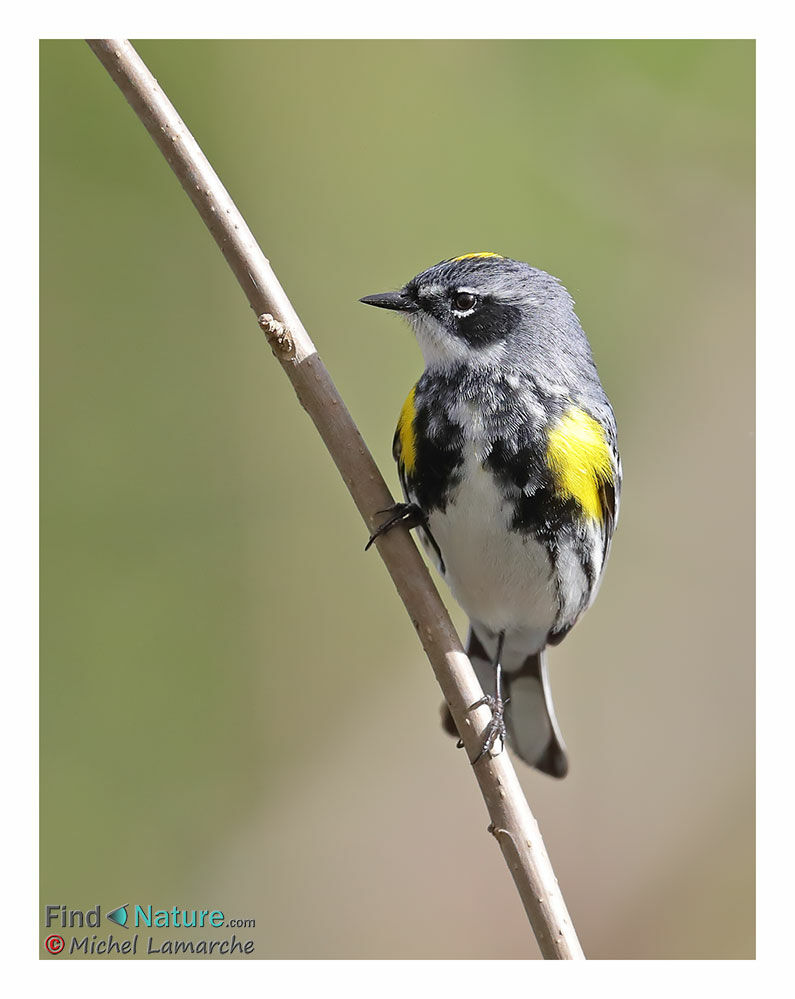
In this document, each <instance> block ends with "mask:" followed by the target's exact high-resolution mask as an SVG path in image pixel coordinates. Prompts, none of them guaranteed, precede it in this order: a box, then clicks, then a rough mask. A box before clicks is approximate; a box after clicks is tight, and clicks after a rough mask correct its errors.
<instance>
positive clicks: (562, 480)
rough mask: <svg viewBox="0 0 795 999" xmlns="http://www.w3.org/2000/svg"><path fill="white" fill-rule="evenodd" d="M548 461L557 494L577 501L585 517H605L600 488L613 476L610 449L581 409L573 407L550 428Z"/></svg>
mask: <svg viewBox="0 0 795 999" xmlns="http://www.w3.org/2000/svg"><path fill="white" fill-rule="evenodd" d="M547 462H548V463H549V467H550V468H551V469H552V473H553V475H554V477H555V483H556V486H557V490H558V493H559V495H561V496H563V497H565V498H572V499H575V500H577V502H578V503H579V504H580V506H581V507H582V509H583V512H584V513H585V515H586V516H587V517H591V518H593V519H594V520H599V521H601V520H602V519H603V517H604V511H603V510H602V504H601V502H600V501H599V487H600V485H601V484H602V483H605V482H610V481H612V478H613V464H612V461H611V460H610V448H609V447H608V444H607V438H606V437H605V432H604V430H603V429H602V427H601V426H600V425H599V424H598V423H597V422H596V420H594V419H593V417H591V416H589V415H588V414H587V413H586V412H584V411H583V410H582V409H577V408H572V409H570V410H568V412H566V413H564V415H563V416H562V417H561V418H560V420H559V421H558V422H557V424H555V426H553V427H552V429H551V430H550V431H549V434H548V439H547Z"/></svg>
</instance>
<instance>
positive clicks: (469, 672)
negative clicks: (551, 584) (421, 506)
mask: <svg viewBox="0 0 795 999" xmlns="http://www.w3.org/2000/svg"><path fill="white" fill-rule="evenodd" d="M88 44H89V45H90V46H91V49H92V50H93V51H94V53H95V54H96V56H97V58H98V59H99V60H100V62H101V63H102V65H103V66H104V67H105V69H107V71H108V73H109V74H110V75H111V77H112V78H113V80H114V81H115V82H116V83H117V84H118V86H119V88H120V89H121V91H122V93H123V94H124V96H125V97H126V98H127V100H128V101H129V103H130V105H131V106H132V108H133V110H134V111H135V113H136V114H137V115H138V117H139V118H140V119H141V121H142V122H143V124H144V125H145V126H146V128H147V130H148V131H149V134H150V135H151V136H152V138H153V139H154V140H155V142H156V143H157V145H158V147H159V148H160V151H161V152H162V153H163V155H164V156H165V158H166V160H167V161H168V163H169V165H170V166H171V169H172V170H173V171H174V173H175V174H176V175H177V177H178V178H179V180H180V182H181V184H182V186H183V187H184V188H185V191H186V192H187V194H188V196H189V197H190V199H191V201H192V202H193V204H194V205H195V206H196V209H197V211H198V212H199V214H200V215H201V217H202V218H203V219H204V222H205V224H206V225H207V228H208V229H209V230H210V232H211V233H212V235H213V238H214V239H215V241H216V243H218V246H219V247H220V248H221V252H222V253H223V255H224V257H225V258H226V261H227V263H228V264H229V266H230V267H231V268H232V271H233V272H234V274H235V276H236V277H237V280H238V282H239V283H240V287H241V288H242V289H243V292H244V293H245V295H246V297H247V299H248V301H249V303H250V305H251V308H252V309H253V310H254V314H255V315H256V316H257V319H258V322H259V324H260V327H261V329H262V330H263V331H264V332H265V334H266V336H267V338H268V341H269V343H270V345H271V348H272V350H273V353H274V354H275V355H276V357H277V358H278V359H279V360H280V362H281V364H282V367H283V369H284V371H285V372H286V374H287V377H288V378H289V379H290V381H291V382H292V385H293V388H294V389H295V392H296V394H297V396H298V398H299V400H300V402H301V405H302V406H303V407H304V409H305V410H306V411H307V412H308V413H309V416H310V417H311V418H312V421H313V422H314V424H315V426H316V427H317V430H318V432H319V433H320V436H321V437H322V438H323V441H324V442H325V444H326V447H327V448H328V450H329V452H330V453H331V456H332V458H333V459H334V461H335V462H336V465H337V468H338V469H339V471H340V474H341V475H342V478H343V479H344V481H345V484H346V485H347V487H348V489H349V491H350V494H351V496H352V497H353V500H354V502H355V503H356V506H357V507H358V509H359V512H360V513H361V515H362V517H363V518H364V521H365V524H366V525H367V527H368V529H369V530H370V531H372V530H374V529H375V527H376V526H377V524H376V519H377V518H376V513H377V511H379V510H383V509H385V508H386V507H388V506H390V505H391V503H392V502H393V500H392V497H391V496H390V494H389V490H388V489H387V487H386V484H385V482H384V480H383V478H382V477H381V474H380V472H379V471H378V468H377V466H376V464H375V462H374V461H373V458H372V456H371V455H370V452H369V451H368V449H367V447H366V446H365V443H364V441H363V440H362V437H361V435H360V434H359V431H358V430H357V428H356V425H355V424H354V422H353V420H352V419H351V416H350V414H349V413H348V410H347V409H346V408H345V404H344V403H343V401H342V399H341V398H340V396H339V393H338V392H337V390H336V388H335V387H334V383H333V382H332V380H331V377H330V375H329V373H328V371H327V370H326V368H325V367H324V365H323V363H322V362H321V360H320V358H319V357H318V354H317V351H316V350H315V347H314V345H313V343H312V341H311V340H310V339H309V336H308V334H307V332H306V330H305V329H304V327H303V326H302V325H301V321H300V319H299V318H298V316H297V315H296V313H295V310H294V309H293V307H292V305H291V304H290V301H289V300H288V298H287V296H286V295H285V293H284V291H283V290H282V287H281V285H280V284H279V282H278V280H277V279H276V276H275V274H274V273H273V271H272V270H271V267H270V264H269V263H268V261H267V260H266V259H265V256H264V254H263V253H262V251H261V250H260V248H259V246H258V245H257V243H256V240H255V239H254V237H253V235H252V234H251V231H250V230H249V228H248V226H247V225H246V223H245V221H244V220H243V217H242V216H241V214H240V212H239V211H238V210H237V208H236V207H235V205H234V203H233V201H232V199H231V198H230V197H229V195H228V194H227V192H226V190H225V189H224V187H223V185H222V184H221V181H220V180H219V179H218V177H217V175H216V174H215V171H214V170H213V169H212V167H211V166H210V164H209V162H208V161H207V159H206V157H205V156H204V153H202V151H201V149H200V148H199V146H198V144H197V143H196V141H195V139H194V138H193V136H192V135H191V134H190V132H189V131H188V129H187V128H186V127H185V125H184V123H183V122H182V120H181V119H180V117H179V115H178V114H177V112H176V111H175V110H174V107H173V106H172V104H171V102H170V101H169V100H168V98H167V97H166V95H165V94H164V93H163V91H162V90H161V89H160V87H159V86H158V83H157V81H156V80H155V78H154V77H153V76H152V74H151V73H150V72H149V70H148V69H147V68H146V66H145V64H144V63H143V61H142V60H141V59H140V57H139V56H138V54H137V53H136V52H135V50H134V49H133V47H132V46H131V45H130V43H129V42H128V41H126V40H116V39H101V40H91V41H89V42H88ZM376 544H377V547H378V550H379V552H380V554H381V557H382V558H383V560H384V563H385V564H386V567H387V569H388V570H389V573H390V575H391V576H392V579H393V581H394V583H395V586H396V588H397V591H398V593H399V594H400V597H401V599H402V601H403V603H404V604H405V605H406V610H407V611H408V613H409V616H410V617H411V620H412V623H413V624H414V627H415V628H416V630H417V634H418V635H419V638H420V641H421V642H422V646H423V648H424V649H425V652H426V654H427V656H428V659H429V660H430V662H431V666H432V667H433V671H434V673H435V674H436V679H437V680H438V682H439V686H440V687H441V688H442V693H443V694H444V697H445V700H446V701H447V704H448V705H449V707H450V712H451V714H452V716H453V720H454V721H455V724H456V727H457V728H458V731H459V733H460V735H461V738H462V740H463V742H464V746H465V747H466V751H467V753H468V755H469V759H470V760H471V759H474V758H475V757H476V756H477V754H478V752H479V749H480V746H481V744H482V738H483V732H484V729H485V727H486V724H487V722H488V719H489V711H488V708H487V707H485V706H484V707H480V708H478V709H476V710H475V711H471V710H470V705H472V704H474V703H475V702H476V701H478V700H480V698H481V697H482V691H481V689H480V686H479V685H478V681H477V678H476V677H475V673H474V671H473V669H472V666H471V664H470V662H469V659H468V658H467V656H466V654H465V653H464V651H463V649H462V647H461V643H460V642H459V640H458V636H457V635H456V633H455V630H454V628H453V625H452V622H451V621H450V618H449V616H448V614H447V611H446V609H445V607H444V604H443V603H442V601H441V599H440V597H439V594H438V593H437V591H436V587H435V586H434V584H433V582H432V580H431V577H430V575H429V573H428V570H427V568H426V566H425V563H424V562H423V560H422V558H421V556H420V554H419V551H418V550H417V547H416V545H415V544H414V541H413V540H412V539H411V537H410V536H409V534H408V532H407V531H392V532H390V533H389V534H386V535H384V536H383V537H381V538H379V539H378V541H377V542H376ZM473 769H474V772H475V775H476V777H477V780H478V784H479V785H480V790H481V792H482V794H483V798H484V799H485V802H486V807H487V809H488V812H489V816H490V818H491V825H490V826H489V831H491V832H493V834H494V836H495V838H496V840H497V842H498V843H499V844H500V848H501V849H502V852H503V855H504V857H505V860H506V862H507V864H508V867H509V869H510V871H511V874H512V875H513V879H514V881H515V882H516V887H517V888H518V890H519V894H520V896H521V898H522V902H523V903H524V907H525V910H526V911H527V915H528V917H529V919H530V923H531V925H532V928H533V932H534V933H535V936H536V939H537V940H538V945H539V947H540V949H541V953H542V955H543V956H544V957H545V958H564V959H577V958H582V957H583V952H582V948H581V947H580V944H579V941H578V940H577V935H576V933H575V931H574V927H573V926H572V923H571V920H570V918H569V914H568V911H567V909H566V904H565V902H564V900H563V896H562V894H561V892H560V889H559V887H558V883H557V880H556V878H555V874H554V872H553V870H552V865H551V864H550V862H549V857H548V856H547V852H546V849H545V848H544V843H543V841H542V839H541V834H540V832H539V829H538V825H537V823H536V820H535V819H534V818H533V815H532V813H531V811H530V809H529V807H528V805H527V801H526V800H525V797H524V794H523V792H522V789H521V787H520V785H519V781H518V780H517V778H516V773H515V772H514V769H513V766H512V764H511V762H510V760H509V758H508V754H507V753H505V752H503V753H500V754H499V755H498V756H496V757H493V758H490V757H484V758H483V759H482V760H481V761H480V762H479V763H478V764H477V765H476V766H475V767H474V768H473Z"/></svg>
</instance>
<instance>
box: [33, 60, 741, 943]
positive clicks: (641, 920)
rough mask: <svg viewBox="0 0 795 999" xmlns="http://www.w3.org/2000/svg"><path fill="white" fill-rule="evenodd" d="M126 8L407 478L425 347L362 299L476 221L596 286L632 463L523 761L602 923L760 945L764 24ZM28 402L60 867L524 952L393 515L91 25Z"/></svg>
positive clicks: (590, 303) (55, 101)
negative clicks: (605, 556)
mask: <svg viewBox="0 0 795 999" xmlns="http://www.w3.org/2000/svg"><path fill="white" fill-rule="evenodd" d="M137 47H138V50H139V51H140V53H141V55H142V56H143V58H144V59H145V60H146V61H147V63H148V64H149V66H150V68H151V69H152V71H153V72H154V74H155V75H156V76H157V78H158V80H159V81H160V83H161V85H162V86H163V88H164V89H165V91H166V93H167V94H168V95H169V96H170V98H171V99H172V101H173V102H174V103H175V105H176V107H177V109H178V110H179V111H180V113H181V114H182V116H183V117H184V119H185V121H186V122H187V124H188V126H189V127H190V128H191V129H192V130H193V132H194V134H195V136H196V137H197V139H198V141H199V142H200V144H201V145H202V147H203V148H204V150H205V152H206V154H207V155H208V157H209V159H210V161H211V162H212V163H213V165H214V166H215V168H216V170H217V171H218V173H219V174H220V176H221V178H222V180H223V181H224V183H225V184H226V186H227V188H228V189H229V191H230V193H231V194H232V196H233V197H234V198H235V200H236V201H237V204H238V205H239V207H240V208H241V210H242V212H243V214H244V215H245V217H246V218H247V220H248V222H249V224H250V226H251V228H252V230H253V231H254V233H255V235H256V236H257V238H258V239H259V241H260V243H261V245H262V247H263V249H264V251H265V253H266V255H268V256H269V258H270V259H271V261H272V263H273V266H274V268H275V270H276V272H277V274H278V276H279V278H280V280H281V281H282V284H283V285H284V287H285V289H286V290H287V292H288V294H289V295H290V296H291V298H292V300H293V302H294V304H295V306H296V308H297V309H298V312H299V313H300V315H301V316H302V319H303V320H304V322H305V324H306V326H307V328H308V330H309V331H310V334H311V335H312V336H313V338H314V340H315V342H316V344H317V346H318V349H319V351H320V353H321V355H322V357H323V358H324V360H325V362H326V363H327V365H328V367H329V368H330V370H331V373H332V376H333V377H334V378H335V380H336V382H337V385H338V386H339V389H340V391H341V392H342V395H343V397H344V398H345V400H346V401H347V403H348V406H349V408H350V410H351V412H352V413H353V415H354V418H355V419H356V420H357V421H358V423H359V426H360V428H361V430H362V432H363V434H364V437H365V439H366V440H367V441H368V443H369V445H370V447H371V448H372V450H373V452H374V454H375V456H376V459H377V460H378V462H379V463H380V465H381V466H382V468H383V469H384V471H385V473H386V475H387V478H388V481H389V482H390V483H391V484H392V485H393V487H394V488H395V489H397V483H396V475H395V473H394V469H393V467H392V459H391V454H390V448H391V439H392V432H393V428H394V423H395V419H396V416H397V413H398V410H399V408H400V405H401V403H402V401H403V398H404V396H405V394H406V392H407V390H408V388H409V387H410V385H411V384H412V382H413V380H414V379H415V378H416V377H417V375H418V373H419V371H420V363H421V362H420V354H419V350H418V348H417V346H416V344H415V342H414V340H413V338H412V337H411V335H410V332H409V330H408V328H407V327H405V326H404V325H402V324H401V323H399V322H398V320H397V319H396V318H394V317H391V316H388V315H386V314H382V313H376V312H374V311H373V310H371V309H366V308H365V307H364V306H361V305H359V304H358V303H357V299H358V298H359V297H360V296H361V295H363V294H367V293H371V292H378V291H384V290H387V289H390V288H394V287H397V286H398V285H400V284H401V283H402V282H404V281H405V280H407V279H408V278H409V277H411V276H412V275H413V274H414V273H416V272H417V271H419V270H420V269H423V268H425V267H427V266H428V265H430V264H432V263H435V262H436V261H438V260H440V259H442V258H444V257H448V256H452V255H456V254H460V253H465V252H468V251H474V250H494V251H497V252H500V253H503V254H506V255H509V256H514V257H518V258H521V259H525V260H529V261H530V262H532V263H533V264H535V265H537V266H540V267H543V268H545V269H547V270H550V271H551V272H553V273H554V274H556V275H558V276H559V277H560V278H561V279H562V280H563V282H564V283H565V284H566V285H567V287H568V288H569V290H570V291H571V292H572V294H573V295H574V297H575V299H576V301H577V309H578V313H579V315H580V318H581V319H582V322H583V325H584V326H585V329H586V330H587V331H588V333H589V336H590V338H591V342H592V344H593V348H594V353H595V356H596V359H597V363H598V365H599V369H600V373H601V375H602V380H603V382H604V384H605V387H606V389H607V391H608V393H609V394H610V396H611V398H612V400H613V403H614V405H615V409H616V413H617V417H618V423H619V433H620V442H621V446H622V452H623V457H624V467H625V489H624V494H623V499H622V510H621V521H620V525H619V530H618V535H617V538H616V541H615V545H614V550H613V555H612V558H611V564H610V567H609V570H608V572H607V577H606V580H605V584H604V586H603V588H602V592H601V595H600V597H599V600H598V601H597V603H596V606H595V608H594V609H593V610H592V611H591V612H590V613H589V615H588V616H587V617H586V619H585V620H584V621H583V622H582V623H581V624H580V625H579V626H578V627H577V629H576V630H575V631H574V632H573V634H572V635H571V636H570V638H568V639H567V641H566V642H565V643H564V644H563V646H561V647H560V648H558V649H555V650H553V652H552V654H551V660H552V670H553V686H554V690H555V697H556V701H557V703H558V706H559V717H560V720H561V724H562V726H563V729H564V733H565V735H566V738H567V742H568V744H569V749H570V751H571V758H572V770H571V775H570V777H569V778H568V779H567V780H565V781H563V782H561V783H556V782H553V781H551V780H550V779H548V778H545V777H543V776H541V775H539V774H536V773H534V772H530V771H528V770H527V769H522V771H521V778H522V781H523V784H524V786H525V788H526V790H527V793H528V796H529V798H530V801H531V803H532V806H533V808H534V809H535V811H536V814H537V816H538V818H539V821H540V823H541V827H542V830H543V832H544V836H545V840H546V843H547V846H548V848H549V851H550V853H551V856H552V860H553V863H554V864H555V867H556V873H557V875H558V878H559V880H560V883H561V886H562V888H563V891H564V894H565V895H566V898H567V901H568V905H569V909H570V911H571V913H572V916H573V918H574V920H575V923H576V925H577V927H578V929H579V933H580V936H581V939H582V942H583V945H584V947H585V950H586V952H587V953H588V954H589V955H590V956H591V957H603V958H605V957H612V958H644V957H664V958H673V957H738V958H739V957H745V958H747V957H751V956H753V953H754V915H753V912H754V867H753V864H754V842H753V835H754V825H753V823H754V814H753V795H754V786H753V767H754V674H753V655H754V643H753V568H754V550H753V457H754V439H753V432H754V399H753V385H754V371H753V365H754V341H753V319H754V303H753V254H754V247H753V239H754V228H753V226H754V219H753V210H754V201H753V198H754V188H753V183H754V119H753V114H754V47H753V43H752V42H744V41H711V42H700V41H695V42H690V41H672V42H667V41H659V42H645V41H640V42H632V41H628V42H621V41H618V42H605V41H561V42H557V41H549V42H547V41H544V42H537V41H528V42H525V41H506V42H443V41H442V42H439V41H386V42H384V41H364V42H325V41H311V42H310V41H306V42H302V41H279V42H267V41H259V42H256V41H250V42H212V41H202V42H175V41H166V42H155V41H145V42H140V43H138V44H137ZM41 434H42V436H41V458H42V464H41V487H42V495H41V519H42V523H41V527H42V534H41V550H42V575H41V581H42V602H41V619H42V633H41V901H42V905H45V904H66V905H68V906H69V907H81V906H83V907H85V906H93V905H96V904H97V903H100V904H101V905H102V907H103V909H105V908H110V907H112V906H114V905H120V904H122V903H124V902H128V903H141V904H148V903H151V904H153V905H154V906H155V907H156V908H158V907H162V908H171V907H172V906H173V905H179V906H186V907H188V908H192V907H196V908H209V909H213V908H218V909H222V910H223V911H224V912H225V913H226V914H227V916H229V917H241V918H244V917H245V918H251V919H255V920H256V927H255V928H254V929H250V930H245V931H239V932H238V936H243V937H246V938H248V937H251V938H253V939H254V940H255V942H256V952H255V953H256V956H259V957H273V958H294V957H299V958H301V957H302V958H321V957H353V958H366V957H374V958H387V957H395V958H408V957H421V958H433V957H438V958H453V957H459V958H461V957H463V958H491V957H505V958H525V957H536V956H537V950H536V947H535V944H534V942H533V941H532V939H531V938H530V933H529V929H528V926H527V923H526V921H525V919H524V916H523V913H522V909H521V906H520V903H519V900H518V897H517V896H516V894H515V891H514V888H513V885H512V883H511V881H510V878H509V876H508V873H507V871H506V869H505V866H504V863H503V861H502V858H501V855H500V852H499V850H498V848H497V845H496V843H495V842H494V841H493V839H492V838H491V837H490V836H489V835H488V834H487V833H486V825H487V822H488V819H487V815H486V811H485V809H484V807H483V804H482V801H481V800H480V797H479V794H478V792H477V789H476V785H475V782H474V780H473V779H472V776H471V774H470V773H469V772H468V767H467V765H466V761H465V759H464V758H463V756H462V755H461V754H460V753H457V752H456V750H455V748H454V744H453V742H452V740H449V739H448V738H447V737H446V736H444V735H443V734H442V732H441V730H440V728H439V722H438V705H439V701H440V695H439V691H438V688H437V687H436V685H435V681H434V679H433V676H432V673H431V671H430V668H429V666H428V664H427V662H426V661H425V660H424V658H423V655H422V653H421V650H420V647H419V644H418V642H417V640H416V637H415V635H414V631H413V629H412V627H411V625H410V623H409V621H408V619H407V617H406V615H405V612H404V611H403V609H402V607H401V605H400V603H399V602H398V599H397V597H396V595H395V593H394V590H393V588H392V586H391V585H390V582H389V579H388V577H387V574H386V571H385V570H384V568H383V566H382V565H381V563H380V561H379V558H378V555H377V554H376V553H375V552H370V553H368V554H367V555H365V554H364V552H363V546H364V542H365V541H366V533H367V532H366V530H365V528H364V526H363V524H362V522H361V521H360V519H359V517H358V515H357V514H356V512H355V510H354V508H353V506H352V503H351V501H350V500H349V498H348V495H347V492H346V490H345V488H344V486H343V484H342V482H341V481H340V480H339V478H338V476H337V473H336V470H335V468H334V467H333V465H332V462H331V460H330V458H329V457H328V455H327V454H326V452H325V451H324V449H323V447H322V446H321V444H320V442H319V439H318V437H317V435H316V433H315V431H314V430H313V428H312V426H311V425H310V423H309V420H308V419H307V417H306V415H305V414H304V412H303V410H302V409H301V408H300V406H298V404H297V403H296V400H295V398H294V396H293V394H292V390H291V388H290V386H289V384H288V382H287V379H286V378H285V377H284V376H283V374H282V372H281V371H280V369H279V366H278V364H277V363H276V362H274V360H273V359H272V357H271V353H270V350H269V349H268V347H267V345H266V343H265V342H264V339H263V337H262V335H261V334H260V333H259V332H258V330H257V327H256V324H255V322H254V318H253V316H252V315H251V313H250V310H249V308H248V305H247V303H246V302H245V300H244V298H243V295H242V294H241V293H240V291H239V289H238V287H237V285H236V283H235V281H234V279H233V277H232V275H231V273H230V272H229V271H228V269H227V267H226V265H225V263H224V261H223V259H222V257H221V255H220V253H219V252H218V250H217V249H216V247H215V245H214V243H213V242H212V240H211V239H210V237H209V236H208V234H207V232H206V231H205V230H204V228H203V226H202V224H201V222H200V220H199V218H198V216H197V214H196V212H195V210H194V209H193V207H192V206H191V204H190V203H189V201H188V199H187V198H186V197H185V195H184V194H183V192H182V190H181V188H180V187H179V185H178V183H177V181H176V180H175V178H174V177H173V175H172V174H171V172H170V170H169V169H168V168H167V166H166V164H165V162H164V161H163V159H162V157H161V156H160V154H159V152H158V151H157V150H156V148H155V147H154V145H153V143H152V142H151V140H150V139H149V137H148V136H147V134H146V132H145V131H144V129H143V127H142V126H141V125H140V123H139V122H138V121H137V119H136V118H135V116H134V115H133V113H132V112H131V110H130V109H129V108H128V106H127V104H126V103H125V101H124V100H123V98H122V96H121V94H120V93H119V92H118V90H117V89H116V87H115V86H114V85H113V84H112V82H111V80H110V78H109V77H108V76H107V74H106V73H105V71H104V70H103V69H102V67H101V66H100V65H99V63H98V62H97V60H96V58H95V57H94V56H93V55H92V54H91V52H90V51H89V50H88V48H87V47H86V46H85V44H84V43H82V42H79V41H74V42H71V41H57V42H44V43H43V44H42V47H41ZM445 598H446V599H447V595H446V594H445ZM454 613H455V620H456V622H457V623H459V624H462V626H463V622H462V618H461V615H460V612H458V611H457V610H455V611H454ZM520 766H521V765H520ZM102 932H103V933H104V932H105V931H104V930H103V931H102ZM119 932H120V933H124V932H125V931H119ZM41 935H42V937H43V935H44V934H43V933H42V934H41ZM172 935H173V934H172ZM222 935H224V936H228V935H229V931H224V932H223V934H222ZM59 959H60V960H63V959H64V958H63V957H62V958H59Z"/></svg>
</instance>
